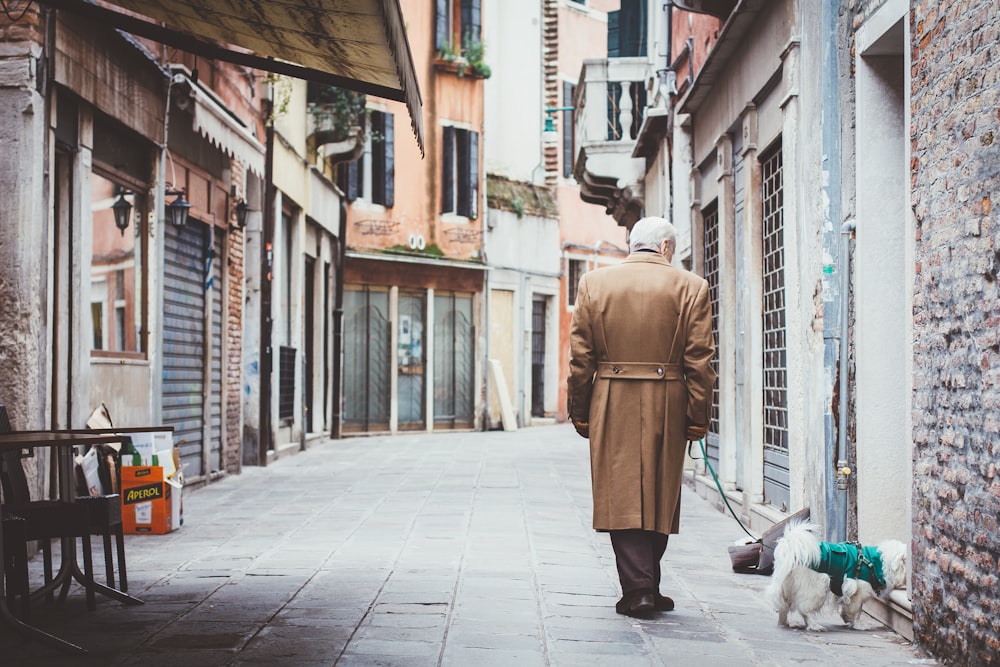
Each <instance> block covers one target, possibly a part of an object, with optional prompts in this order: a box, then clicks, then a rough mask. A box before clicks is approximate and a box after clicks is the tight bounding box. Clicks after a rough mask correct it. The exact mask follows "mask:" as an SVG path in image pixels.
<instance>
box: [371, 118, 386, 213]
mask: <svg viewBox="0 0 1000 667" xmlns="http://www.w3.org/2000/svg"><path fill="white" fill-rule="evenodd" d="M371 128H372V144H371V145H372V203H373V204H384V203H385V141H384V138H385V114H384V113H382V112H381V111H372V112H371Z"/></svg>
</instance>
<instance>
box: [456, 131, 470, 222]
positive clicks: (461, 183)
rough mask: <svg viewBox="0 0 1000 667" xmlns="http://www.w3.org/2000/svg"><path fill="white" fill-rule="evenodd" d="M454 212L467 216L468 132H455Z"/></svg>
mask: <svg viewBox="0 0 1000 667" xmlns="http://www.w3.org/2000/svg"><path fill="white" fill-rule="evenodd" d="M455 158H456V160H455V172H456V173H455V200H456V201H455V207H456V210H455V212H456V213H458V214H459V215H464V216H465V217H470V216H469V213H470V212H469V132H468V130H456V131H455Z"/></svg>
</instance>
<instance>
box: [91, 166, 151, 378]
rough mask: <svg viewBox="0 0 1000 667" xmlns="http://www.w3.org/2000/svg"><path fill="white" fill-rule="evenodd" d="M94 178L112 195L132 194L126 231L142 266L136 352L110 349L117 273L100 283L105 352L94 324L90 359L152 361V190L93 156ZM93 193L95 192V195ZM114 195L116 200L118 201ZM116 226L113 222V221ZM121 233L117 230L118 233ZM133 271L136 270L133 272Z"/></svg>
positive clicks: (138, 282)
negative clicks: (133, 240) (98, 345)
mask: <svg viewBox="0 0 1000 667" xmlns="http://www.w3.org/2000/svg"><path fill="white" fill-rule="evenodd" d="M90 172H91V176H92V177H94V176H96V177H97V178H100V179H102V180H104V181H107V182H109V183H111V184H112V185H113V186H114V188H113V191H114V192H115V193H117V192H118V191H120V190H122V189H124V190H125V191H127V192H129V193H130V194H129V195H126V197H127V198H128V199H131V203H132V212H131V214H130V216H131V219H130V220H129V226H128V227H127V228H126V229H125V233H126V234H133V235H134V236H135V238H136V245H137V246H138V248H135V247H133V256H134V260H133V262H137V263H138V264H139V269H138V273H139V275H138V276H136V277H135V280H136V288H137V289H136V290H135V305H134V307H135V308H139V309H140V313H139V317H138V324H139V330H138V331H137V332H136V338H135V340H136V343H135V346H136V348H137V349H134V350H116V349H109V348H110V346H111V345H112V344H113V343H114V341H115V340H116V335H112V332H111V329H110V327H111V326H113V325H114V322H116V321H117V319H116V318H115V317H114V314H115V302H116V300H117V299H116V298H115V297H116V295H115V294H114V293H113V292H112V289H111V286H112V281H113V280H116V279H117V275H118V270H117V269H115V270H113V271H111V272H108V273H107V274H106V275H105V276H104V277H103V278H102V279H100V280H99V281H98V282H102V283H103V290H104V291H103V295H104V296H105V299H104V300H103V301H101V302H100V303H101V312H102V329H103V330H102V333H101V336H102V343H103V344H104V345H105V347H104V348H101V349H98V348H95V347H94V345H93V342H94V340H93V323H92V324H91V333H90V336H89V339H90V342H91V346H90V358H91V359H94V360H99V359H129V360H135V361H147V360H148V359H149V317H150V312H149V310H150V302H149V245H150V242H149V225H148V224H146V221H147V220H148V219H149V213H150V211H151V210H152V203H151V202H152V200H153V197H152V196H151V194H150V190H151V187H150V185H149V184H148V183H143V182H142V180H141V179H139V178H136V177H134V176H131V175H129V174H127V173H125V172H123V171H121V170H120V169H116V168H114V167H113V166H111V165H108V164H105V163H104V162H103V161H101V160H100V159H99V158H97V157H94V156H92V160H91V168H90ZM92 192H93V191H92ZM117 196H118V195H117V194H114V195H113V197H117ZM91 199H92V200H93V194H91ZM92 203H93V201H92V202H91V204H92ZM90 221H91V227H92V228H91V238H92V239H93V238H94V234H93V224H94V218H93V214H91V218H90ZM112 224H113V219H112ZM117 232H118V230H117V228H115V233H117ZM93 257H94V256H93V252H91V254H90V262H89V265H88V266H87V267H86V268H85V269H84V271H85V272H86V274H87V276H88V278H89V280H90V283H91V295H90V308H91V309H93V305H94V303H96V302H95V301H94V300H93V296H94V294H93V284H94V282H95V281H94V278H93V269H94V262H93ZM133 270H134V268H133ZM112 275H113V276H115V278H109V276H112ZM126 319H127V317H126Z"/></svg>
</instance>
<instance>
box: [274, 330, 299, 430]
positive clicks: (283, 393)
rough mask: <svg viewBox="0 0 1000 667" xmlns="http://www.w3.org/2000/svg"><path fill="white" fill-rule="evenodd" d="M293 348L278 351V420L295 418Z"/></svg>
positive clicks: (282, 347)
mask: <svg viewBox="0 0 1000 667" xmlns="http://www.w3.org/2000/svg"><path fill="white" fill-rule="evenodd" d="M296 352H297V350H296V349H295V348H294V347H285V346H281V347H280V348H279V349H278V419H292V418H294V416H295V356H296Z"/></svg>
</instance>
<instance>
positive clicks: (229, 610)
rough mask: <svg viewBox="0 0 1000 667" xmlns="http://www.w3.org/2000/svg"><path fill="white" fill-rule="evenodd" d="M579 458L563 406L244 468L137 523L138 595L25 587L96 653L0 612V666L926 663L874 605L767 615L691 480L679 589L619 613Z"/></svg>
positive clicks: (673, 575) (671, 573)
mask: <svg viewBox="0 0 1000 667" xmlns="http://www.w3.org/2000/svg"><path fill="white" fill-rule="evenodd" d="M588 466H589V459H588V456H587V444H586V442H585V441H584V440H582V439H580V438H578V437H577V436H576V434H575V433H574V432H573V429H572V428H571V427H569V426H567V425H556V426H548V427H538V428H532V429H522V430H519V431H517V432H514V433H505V432H486V433H481V432H477V433H447V434H438V433H432V434H417V435H410V436H401V437H399V436H397V437H373V438H355V439H348V440H343V441H339V442H332V441H329V442H326V443H324V444H322V445H319V446H316V447H313V448H311V449H309V450H307V451H305V452H301V453H299V454H296V455H294V456H290V457H285V458H282V459H279V460H278V461H276V462H274V463H273V464H272V465H270V466H268V467H267V468H266V469H265V468H248V469H246V470H244V472H243V474H241V475H239V476H235V477H231V478H229V479H227V480H225V481H223V482H221V483H217V484H212V485H209V486H207V487H205V488H202V489H200V490H196V491H193V492H188V493H187V494H186V495H185V497H184V525H183V527H182V528H181V529H180V530H178V531H175V532H174V533H171V534H168V535H163V536H154V535H131V536H128V541H127V553H128V561H127V563H128V573H129V584H130V585H129V592H130V593H131V594H133V595H135V596H137V597H139V598H141V599H142V600H144V602H145V604H144V605H142V606H135V607H127V606H124V605H121V604H119V603H117V602H112V601H110V600H108V599H105V598H100V597H99V598H98V607H97V610H96V611H94V612H87V611H86V609H85V605H84V596H83V594H82V589H80V588H79V587H74V588H72V589H71V590H70V595H69V598H68V599H67V601H66V602H65V603H63V604H58V603H57V604H54V605H46V604H44V603H42V602H36V603H34V605H33V607H32V619H33V622H34V623H36V624H37V625H38V626H40V627H41V628H43V629H45V630H46V631H48V632H51V633H53V634H56V635H58V636H61V637H64V638H66V639H68V640H70V641H74V642H77V643H79V644H80V645H82V646H84V647H86V648H87V649H88V651H89V653H88V655H87V656H83V657H70V656H66V655H63V654H61V653H58V652H56V651H54V650H53V649H51V648H48V647H45V646H42V645H40V644H38V643H35V642H29V643H24V642H22V640H21V639H20V638H19V637H17V636H15V635H14V634H13V633H11V632H9V631H7V630H4V631H2V632H0V652H2V655H3V656H4V657H3V664H5V665H61V664H67V665H80V666H85V665H101V666H102V667H104V666H107V665H144V666H147V667H148V666H150V665H156V666H168V665H183V666H184V667H198V666H202V665H292V666H306V665H400V666H403V665H405V666H407V667H412V666H420V665H477V666H479V667H484V666H487V665H517V666H518V667H530V666H533V665H571V666H577V665H698V666H699V667H710V666H713V665H768V666H771V665H793V664H794V665H799V664H815V665H834V664H850V665H855V666H858V667H862V666H872V667H876V666H877V667H884V666H886V665H912V664H921V665H935V664H938V663H937V662H935V661H934V660H931V659H928V658H925V657H923V655H922V654H920V652H919V651H918V650H917V649H916V648H914V647H913V646H912V645H911V644H910V643H909V642H908V641H906V640H905V639H904V638H902V637H901V636H899V635H897V634H895V633H893V632H892V631H890V630H888V629H886V628H884V627H883V626H881V625H880V624H878V623H877V622H875V621H874V620H872V619H871V618H868V617H865V618H863V619H862V621H861V622H860V626H861V628H862V629H857V630H847V629H845V628H844V627H843V626H842V624H841V622H840V619H839V618H838V617H837V616H836V615H835V614H830V615H829V616H825V617H824V623H825V625H826V627H827V630H828V631H827V632H825V633H814V632H803V631H802V630H788V629H783V628H779V627H778V626H777V624H776V615H775V614H774V612H772V610H771V609H770V608H769V607H768V604H767V603H766V602H765V600H764V597H763V595H762V592H763V590H764V588H765V587H766V585H767V583H768V579H767V578H765V577H759V576H753V575H738V574H734V573H733V572H732V571H731V568H730V562H729V556H728V553H727V546H728V545H730V544H732V543H733V542H734V541H736V540H737V539H739V538H740V536H741V535H742V531H741V530H740V528H739V526H738V525H737V524H736V523H735V522H734V521H732V519H731V518H729V517H727V516H726V515H723V514H721V513H720V512H718V511H717V510H716V509H715V508H714V507H713V506H712V505H710V504H709V503H708V502H707V501H705V500H703V499H702V498H700V497H698V496H697V495H695V494H694V493H693V492H691V491H690V490H689V489H687V488H685V491H684V494H685V495H684V500H683V503H684V508H683V518H682V522H681V534H680V535H679V536H676V537H675V538H673V539H671V542H670V546H669V548H668V550H667V556H666V560H665V569H664V581H665V584H664V590H663V593H665V594H667V595H670V596H672V597H673V598H674V599H675V601H676V604H677V609H676V610H675V611H673V612H670V613H661V614H657V615H656V616H655V617H654V618H652V619H650V620H636V619H631V618H628V617H625V616H619V615H617V614H616V613H615V611H614V603H615V600H616V599H617V596H618V589H617V574H616V572H615V564H614V558H613V554H612V551H611V548H610V544H609V543H608V540H607V539H606V537H605V536H603V535H599V534H596V533H594V532H593V531H592V530H591V528H590V504H591V500H590V487H589V468H588ZM40 560H41V559H40V558H36V559H35V561H34V562H33V564H32V570H33V576H35V577H41V571H40V570H41V566H40ZM95 562H96V563H102V562H103V557H102V555H101V554H100V552H99V550H98V553H96V554H95ZM98 571H99V572H100V571H101V570H100V567H99V566H98ZM98 576H100V575H98Z"/></svg>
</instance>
